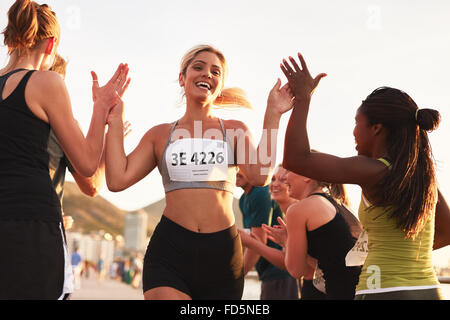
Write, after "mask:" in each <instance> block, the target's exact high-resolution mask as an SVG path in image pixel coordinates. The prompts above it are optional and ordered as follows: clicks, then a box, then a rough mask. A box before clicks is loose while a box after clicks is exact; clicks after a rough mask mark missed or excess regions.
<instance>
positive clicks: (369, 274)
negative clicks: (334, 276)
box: [281, 53, 450, 299]
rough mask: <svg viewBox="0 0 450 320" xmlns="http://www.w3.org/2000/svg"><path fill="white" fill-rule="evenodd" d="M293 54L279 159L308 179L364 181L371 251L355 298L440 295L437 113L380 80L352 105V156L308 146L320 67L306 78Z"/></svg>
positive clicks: (287, 69) (442, 235)
mask: <svg viewBox="0 0 450 320" xmlns="http://www.w3.org/2000/svg"><path fill="white" fill-rule="evenodd" d="M298 58H299V60H300V62H301V68H300V66H299V65H298V64H297V62H296V61H295V59H294V58H292V57H290V58H289V60H290V63H288V61H286V60H283V63H282V64H281V69H282V71H283V72H284V74H285V75H286V77H287V78H288V81H289V86H290V88H291V90H292V92H293V94H294V96H295V103H294V110H293V112H292V114H291V118H290V120H289V124H288V128H287V131H286V137H285V149H284V150H285V153H284V162H283V166H284V167H285V168H286V169H288V170H290V171H293V172H295V173H297V174H301V175H304V176H307V177H310V178H312V179H316V180H320V181H326V182H330V183H346V184H357V185H359V186H360V187H361V188H362V199H361V204H360V207H359V212H358V214H359V220H360V221H361V223H362V225H363V227H364V229H365V231H366V232H367V234H368V255H367V258H366V260H365V262H364V266H363V269H362V272H361V276H360V278H359V283H358V286H357V288H356V299H440V298H441V293H440V289H439V282H438V280H437V277H436V274H435V272H434V269H433V264H432V254H431V253H432V250H433V247H434V248H435V249H437V248H439V247H442V246H445V245H448V244H449V242H450V241H449V224H448V221H449V220H450V219H449V217H450V213H449V208H448V205H447V204H446V202H445V200H444V199H443V197H442V196H441V194H440V193H439V191H438V188H437V182H436V175H435V169H434V161H433V157H432V152H431V146H430V142H429V140H428V135H427V132H428V131H432V130H434V129H436V128H437V126H438V124H439V121H440V115H439V112H438V111H436V110H432V109H419V108H418V106H417V105H416V103H415V102H414V101H413V99H411V97H410V96H409V95H407V94H406V93H405V92H403V91H401V90H398V89H395V88H389V87H381V88H378V89H376V90H374V91H373V92H372V93H371V94H370V95H369V96H368V97H367V98H366V99H365V100H364V101H363V102H362V104H361V106H360V107H359V108H358V110H357V112H356V117H355V121H356V125H355V128H354V131H353V134H354V136H355V142H356V150H357V151H358V155H357V156H354V157H349V158H340V157H337V156H333V155H329V154H325V153H317V152H311V150H310V147H309V140H308V134H307V129H306V121H307V116H308V110H309V104H310V101H311V96H312V93H313V92H314V90H315V88H316V87H317V85H318V84H319V81H320V79H321V78H322V77H324V76H325V74H319V75H318V76H317V77H316V78H313V77H311V75H310V73H309V71H308V68H307V66H306V63H305V61H304V59H303V57H302V55H301V54H300V53H299V54H298ZM435 217H436V218H435ZM435 221H436V226H435ZM446 221H447V222H446Z"/></svg>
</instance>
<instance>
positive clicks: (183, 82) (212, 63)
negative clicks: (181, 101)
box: [179, 51, 223, 104]
mask: <svg viewBox="0 0 450 320" xmlns="http://www.w3.org/2000/svg"><path fill="white" fill-rule="evenodd" d="M179 82H180V86H182V87H184V90H185V94H186V99H187V100H188V101H189V100H198V101H200V102H202V103H203V104H210V103H212V102H214V100H215V99H216V98H217V96H218V95H219V94H220V92H221V90H222V88H223V66H222V62H221V61H220V59H219V57H218V56H217V55H216V54H215V53H212V52H209V51H202V52H200V53H198V54H197V55H196V56H195V57H194V59H193V60H192V62H191V63H190V64H189V65H188V67H187V68H186V71H185V72H184V74H183V73H180V77H179Z"/></svg>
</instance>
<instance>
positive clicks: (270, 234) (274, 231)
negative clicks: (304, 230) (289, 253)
mask: <svg viewBox="0 0 450 320" xmlns="http://www.w3.org/2000/svg"><path fill="white" fill-rule="evenodd" d="M277 221H278V223H279V225H275V226H273V227H269V226H268V225H266V224H263V225H262V228H263V229H264V231H266V233H267V238H269V239H270V240H272V241H273V242H275V243H278V244H279V245H280V246H282V247H285V246H286V241H287V235H288V233H287V228H286V223H285V222H284V220H283V219H282V218H280V217H278V218H277Z"/></svg>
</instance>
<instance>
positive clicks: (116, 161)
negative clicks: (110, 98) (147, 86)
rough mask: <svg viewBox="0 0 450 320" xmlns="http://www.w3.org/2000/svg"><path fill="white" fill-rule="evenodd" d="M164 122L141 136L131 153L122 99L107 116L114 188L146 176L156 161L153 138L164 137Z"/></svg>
mask: <svg viewBox="0 0 450 320" xmlns="http://www.w3.org/2000/svg"><path fill="white" fill-rule="evenodd" d="M161 128H162V125H160V126H156V127H153V128H152V129H150V130H149V131H147V133H146V134H145V135H144V136H143V137H142V139H141V141H140V142H139V144H138V146H137V147H136V148H135V149H134V150H133V152H131V153H130V154H129V155H126V154H125V149H124V144H123V138H124V123H123V101H122V100H120V103H119V104H118V105H116V106H115V107H114V109H113V110H112V111H111V113H110V114H109V116H108V132H107V134H106V151H105V152H106V170H105V171H106V184H107V186H108V189H109V190H110V191H113V192H118V191H122V190H124V189H127V188H128V187H130V186H132V185H133V184H135V183H136V182H138V181H140V180H141V179H143V178H144V177H145V176H146V175H147V174H149V173H150V172H151V171H152V170H153V169H154V168H155V167H156V165H157V162H156V154H155V150H154V148H155V143H154V139H157V138H158V137H161V135H162V134H163V133H162V132H161Z"/></svg>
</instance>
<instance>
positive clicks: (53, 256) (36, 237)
mask: <svg viewBox="0 0 450 320" xmlns="http://www.w3.org/2000/svg"><path fill="white" fill-rule="evenodd" d="M0 254H1V258H0V261H1V263H0V300H56V299H58V298H59V297H61V295H62V293H63V285H64V245H63V237H62V235H61V229H60V227H59V223H58V222H44V221H35V220H0Z"/></svg>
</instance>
